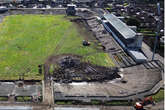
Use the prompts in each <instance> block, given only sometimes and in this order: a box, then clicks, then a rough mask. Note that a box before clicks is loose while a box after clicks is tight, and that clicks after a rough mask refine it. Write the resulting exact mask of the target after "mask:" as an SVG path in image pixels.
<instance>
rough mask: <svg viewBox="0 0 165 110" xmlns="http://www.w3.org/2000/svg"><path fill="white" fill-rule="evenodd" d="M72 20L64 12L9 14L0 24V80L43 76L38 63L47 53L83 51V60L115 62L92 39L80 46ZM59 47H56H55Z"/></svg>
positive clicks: (100, 62)
mask: <svg viewBox="0 0 165 110" xmlns="http://www.w3.org/2000/svg"><path fill="white" fill-rule="evenodd" d="M83 37H84V36H83V35H80V33H79V32H78V29H77V28H76V26H75V25H74V23H72V22H70V21H69V20H68V19H66V17H65V16H63V15H57V16H52V15H12V16H8V17H6V18H4V20H3V22H2V23H1V24H0V80H5V79H6V80H12V79H13V80H14V79H18V78H19V76H20V74H23V73H24V77H25V79H42V78H43V75H39V73H38V65H39V64H43V63H44V62H45V60H46V59H47V58H48V56H50V55H57V54H63V53H72V54H77V55H82V56H84V55H86V54H88V53H95V54H91V55H89V56H85V57H83V59H82V60H83V61H90V62H91V63H93V64H97V65H101V66H115V65H114V63H113V62H112V60H111V59H110V58H109V56H108V54H106V53H104V52H98V49H97V48H96V47H97V45H96V44H95V43H93V42H92V43H91V46H89V47H84V46H82V40H83V39H84V38H83ZM57 47H58V48H57Z"/></svg>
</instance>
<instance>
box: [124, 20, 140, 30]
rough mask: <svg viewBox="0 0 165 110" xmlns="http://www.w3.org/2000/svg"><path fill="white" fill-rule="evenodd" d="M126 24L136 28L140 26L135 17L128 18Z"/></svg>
mask: <svg viewBox="0 0 165 110" xmlns="http://www.w3.org/2000/svg"><path fill="white" fill-rule="evenodd" d="M126 24H127V25H129V26H137V28H138V27H139V26H140V22H139V20H137V19H136V18H128V19H127V20H126Z"/></svg>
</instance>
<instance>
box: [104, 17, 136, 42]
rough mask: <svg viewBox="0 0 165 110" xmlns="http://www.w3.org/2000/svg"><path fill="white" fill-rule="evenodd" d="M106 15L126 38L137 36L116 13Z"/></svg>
mask: <svg viewBox="0 0 165 110" xmlns="http://www.w3.org/2000/svg"><path fill="white" fill-rule="evenodd" d="M104 17H105V19H106V20H107V21H108V22H109V23H110V24H111V25H112V26H113V27H114V28H115V29H116V30H117V31H118V32H120V34H121V35H122V36H123V37H124V38H125V39H130V38H133V37H135V36H136V33H135V32H134V31H133V30H132V29H130V28H129V27H128V26H127V25H126V24H125V23H124V22H122V21H121V20H120V19H118V18H117V17H116V16H115V15H114V14H106V15H104Z"/></svg>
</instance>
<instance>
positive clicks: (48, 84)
mask: <svg viewBox="0 0 165 110" xmlns="http://www.w3.org/2000/svg"><path fill="white" fill-rule="evenodd" d="M52 91H53V82H52V81H49V80H45V81H43V103H44V104H48V105H53V104H54V95H53V92H52Z"/></svg>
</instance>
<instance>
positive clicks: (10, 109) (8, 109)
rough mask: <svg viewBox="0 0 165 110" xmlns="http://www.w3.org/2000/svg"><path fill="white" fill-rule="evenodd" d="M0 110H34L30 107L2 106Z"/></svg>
mask: <svg viewBox="0 0 165 110" xmlns="http://www.w3.org/2000/svg"><path fill="white" fill-rule="evenodd" d="M0 110H32V107H28V106H0Z"/></svg>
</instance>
